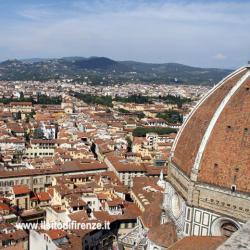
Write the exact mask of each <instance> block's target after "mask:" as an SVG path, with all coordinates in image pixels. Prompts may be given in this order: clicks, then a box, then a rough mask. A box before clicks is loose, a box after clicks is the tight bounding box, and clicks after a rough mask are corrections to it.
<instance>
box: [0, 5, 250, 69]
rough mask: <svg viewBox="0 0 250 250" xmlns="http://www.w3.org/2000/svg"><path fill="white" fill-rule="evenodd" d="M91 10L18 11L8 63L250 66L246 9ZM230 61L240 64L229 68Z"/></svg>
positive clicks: (9, 34) (4, 33) (7, 42)
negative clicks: (91, 60) (74, 59)
mask: <svg viewBox="0 0 250 250" xmlns="http://www.w3.org/2000/svg"><path fill="white" fill-rule="evenodd" d="M91 2H92V1H86V2H84V3H83V2H82V1H81V2H80V4H79V1H75V2H73V3H74V4H73V5H72V6H71V7H70V6H69V7H68V8H61V9H57V8H50V7H48V6H39V8H37V7H34V6H33V7H32V6H31V7H29V8H25V9H20V10H18V11H17V13H18V14H19V16H20V15H21V17H22V18H23V19H24V20H23V21H22V22H18V23H13V24H12V25H9V26H8V27H7V26H6V27H0V28H1V37H0V48H1V47H4V48H5V54H4V53H2V56H3V55H6V53H9V54H10V55H11V56H13V55H14V57H19V58H24V57H37V56H40V57H41V56H42V57H55V56H67V55H68V56H69V55H79V56H81V55H82V56H91V55H96V56H109V57H112V58H114V59H121V60H123V59H124V60H128V59H133V60H141V61H148V62H149V61H151V62H170V61H172V62H180V63H185V64H191V65H197V66H209V67H234V66H239V65H241V64H244V63H245V61H247V59H248V58H246V55H247V54H249V53H250V33H249V32H247V30H248V29H249V24H250V15H249V12H248V10H249V9H250V3H249V2H247V1H246V2H242V3H239V2H238V3H237V2H231V1H224V2H222V1H221V2H210V3H207V2H203V3H201V2H198V3H197V2H196V1H195V2H193V3H184V2H181V1H170V2H166V1H162V3H159V2H157V1H152V2H151V3H150V4H149V3H147V2H145V1H138V2H139V3H140V4H133V3H131V2H130V1H111V0H106V1H95V5H91V4H90V3H91ZM117 2H118V4H116V3H117ZM128 2H130V3H128ZM132 2H133V1H132ZM136 2H137V1H136ZM122 3H124V4H122ZM218 51H223V53H218ZM211 55H215V56H213V57H211ZM225 55H227V58H231V60H233V61H229V60H222V59H225V58H226V57H225ZM8 57H9V56H8ZM0 59H2V58H0Z"/></svg>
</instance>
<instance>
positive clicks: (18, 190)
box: [12, 185, 30, 195]
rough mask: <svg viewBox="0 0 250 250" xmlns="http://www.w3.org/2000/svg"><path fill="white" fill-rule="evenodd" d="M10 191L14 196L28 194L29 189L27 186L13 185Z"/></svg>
mask: <svg viewBox="0 0 250 250" xmlns="http://www.w3.org/2000/svg"><path fill="white" fill-rule="evenodd" d="M12 190H13V193H14V194H15V195H20V194H29V193H30V189H29V187H28V186H27V185H15V186H13V187H12Z"/></svg>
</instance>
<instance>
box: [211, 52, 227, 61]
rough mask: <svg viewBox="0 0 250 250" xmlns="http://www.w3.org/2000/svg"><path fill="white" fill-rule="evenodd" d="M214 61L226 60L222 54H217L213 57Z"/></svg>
mask: <svg viewBox="0 0 250 250" xmlns="http://www.w3.org/2000/svg"><path fill="white" fill-rule="evenodd" d="M214 58H215V59H217V60H224V59H226V58H227V57H226V56H225V55H224V54H223V53H218V54H216V55H215V56H214Z"/></svg>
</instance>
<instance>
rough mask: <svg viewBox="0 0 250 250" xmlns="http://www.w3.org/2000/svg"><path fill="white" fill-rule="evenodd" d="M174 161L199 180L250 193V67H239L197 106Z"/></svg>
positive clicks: (174, 152)
mask: <svg viewBox="0 0 250 250" xmlns="http://www.w3.org/2000/svg"><path fill="white" fill-rule="evenodd" d="M171 161H172V163H173V164H174V165H175V166H176V167H177V168H178V169H180V170H181V171H182V172H183V173H185V174H186V175H187V176H188V177H191V173H195V176H196V179H195V181H198V182H202V183H207V184H210V185H215V186H220V187H224V188H231V187H232V185H235V186H236V189H237V190H238V191H242V192H250V67H243V68H241V69H239V70H236V71H235V72H233V73H232V74H230V75H229V76H228V77H226V78H225V79H223V80H222V81H221V82H220V83H219V84H218V85H217V86H215V87H214V88H213V89H212V90H211V91H210V92H209V93H208V94H207V95H206V96H205V97H204V98H203V99H202V100H201V101H200V102H199V104H198V105H197V106H196V107H195V108H194V110H193V111H192V113H191V114H190V116H189V118H188V119H187V120H186V121H185V123H184V124H183V126H182V128H181V129H180V131H179V133H178V135H177V138H176V140H175V143H174V146H173V148H172V157H171Z"/></svg>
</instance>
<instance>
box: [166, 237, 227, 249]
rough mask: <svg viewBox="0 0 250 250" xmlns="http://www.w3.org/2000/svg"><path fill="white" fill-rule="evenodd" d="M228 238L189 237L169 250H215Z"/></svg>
mask: <svg viewBox="0 0 250 250" xmlns="http://www.w3.org/2000/svg"><path fill="white" fill-rule="evenodd" d="M225 240H226V238H224V237H219V236H218V237H217V236H189V237H185V238H183V239H181V240H179V241H177V242H176V243H175V244H173V245H172V246H170V248H168V249H169V250H215V249H217V247H218V246H220V245H221V244H222V243H223V242H224V241H225Z"/></svg>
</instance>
